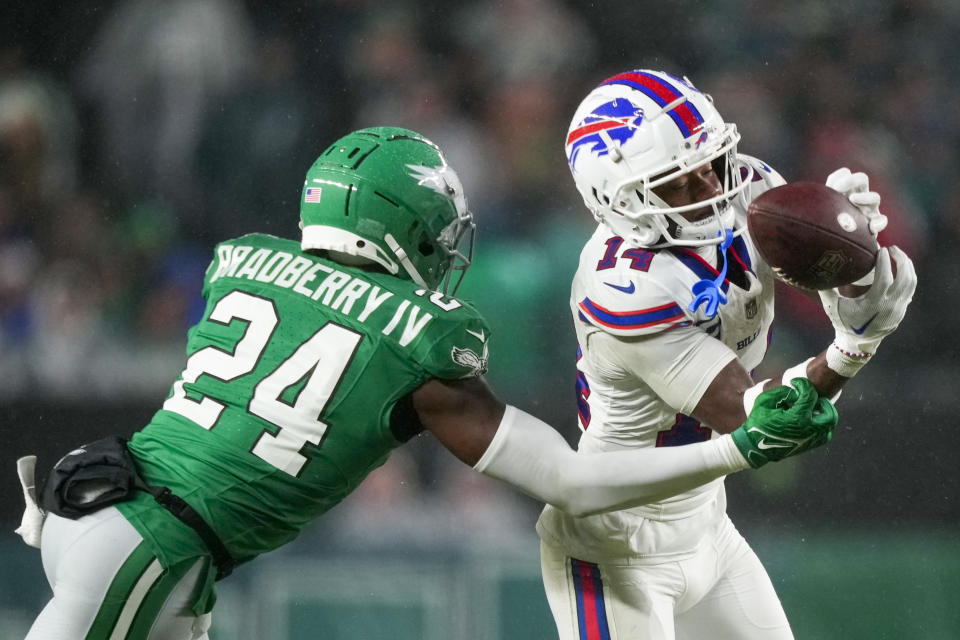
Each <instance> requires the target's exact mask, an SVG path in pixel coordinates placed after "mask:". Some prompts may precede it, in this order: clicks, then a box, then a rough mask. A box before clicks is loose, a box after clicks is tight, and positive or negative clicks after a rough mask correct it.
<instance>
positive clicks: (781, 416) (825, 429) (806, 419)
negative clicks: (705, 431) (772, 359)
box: [730, 378, 839, 469]
mask: <svg viewBox="0 0 960 640" xmlns="http://www.w3.org/2000/svg"><path fill="white" fill-rule="evenodd" d="M790 384H791V385H793V387H792V388H791V387H787V386H781V387H776V388H774V389H770V390H768V391H764V392H763V393H761V394H760V395H759V396H757V401H756V402H755V403H754V405H753V411H751V412H750V415H749V416H748V417H747V421H746V422H744V423H743V424H742V425H741V426H740V427H739V428H737V430H736V431H734V432H733V433H732V434H730V435H732V436H733V441H734V443H735V444H736V445H737V448H738V449H740V453H742V454H743V457H744V458H746V459H747V462H748V463H750V466H751V467H753V468H754V469H756V468H758V467H762V466H763V465H765V464H766V463H768V462H771V461H773V462H775V461H778V460H783V459H784V458H789V457H790V456H795V455H797V454H798V453H803V452H804V451H807V450H808V449H813V448H815V447H819V446H820V445H822V444H825V443H827V442H828V441H829V440H830V438H831V437H832V436H833V428H834V427H836V426H837V420H838V418H839V416H838V415H837V410H836V408H835V407H834V406H833V403H831V402H830V400H828V399H827V398H825V397H822V396H821V395H820V394H819V393H817V390H816V389H815V388H814V387H813V384H811V382H810V381H809V380H807V379H806V378H794V379H793V380H792V381H791V382H790Z"/></svg>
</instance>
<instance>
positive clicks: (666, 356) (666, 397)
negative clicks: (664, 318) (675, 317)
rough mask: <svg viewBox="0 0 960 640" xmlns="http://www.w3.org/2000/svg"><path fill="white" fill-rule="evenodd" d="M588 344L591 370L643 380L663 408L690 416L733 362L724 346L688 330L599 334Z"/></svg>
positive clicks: (590, 339) (702, 334) (694, 330)
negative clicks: (638, 334)
mask: <svg viewBox="0 0 960 640" xmlns="http://www.w3.org/2000/svg"><path fill="white" fill-rule="evenodd" d="M587 339H588V341H589V342H588V348H589V350H590V352H591V353H592V354H593V355H594V363H595V365H594V366H595V368H596V367H617V368H619V369H621V370H622V371H623V372H624V373H626V374H628V375H632V376H635V377H636V378H637V379H640V380H643V382H645V383H646V385H647V386H648V387H649V388H650V390H651V391H653V393H654V394H655V395H656V396H657V397H658V398H659V399H660V400H662V401H663V402H664V403H666V405H668V406H670V407H673V408H674V409H676V410H677V411H679V412H680V413H685V414H688V415H690V414H692V413H693V410H694V408H695V407H696V406H697V404H698V403H699V402H700V399H701V398H702V397H703V394H704V393H706V391H707V387H709V386H710V383H711V382H713V379H714V378H715V377H716V376H717V374H718V373H720V370H721V369H723V368H724V367H725V366H727V364H728V363H730V361H732V360H734V359H735V358H736V357H737V356H736V354H735V353H734V352H733V351H732V350H731V349H730V348H729V347H728V346H726V345H725V344H723V343H722V342H720V341H719V340H717V339H715V338H712V337H710V336H709V335H707V334H706V333H704V332H703V331H701V330H700V329H697V328H695V327H691V326H685V327H678V328H676V329H673V330H671V331H666V332H661V333H657V334H653V335H649V336H643V337H641V338H633V339H630V338H627V339H624V338H620V339H618V338H616V337H614V336H612V335H610V334H608V333H605V332H600V331H598V332H594V333H591V334H590V336H589V337H588V338H587ZM604 373H605V374H607V375H609V374H610V373H612V372H610V371H606V372H604Z"/></svg>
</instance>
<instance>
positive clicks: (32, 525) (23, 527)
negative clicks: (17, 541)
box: [14, 456, 46, 549]
mask: <svg viewBox="0 0 960 640" xmlns="http://www.w3.org/2000/svg"><path fill="white" fill-rule="evenodd" d="M36 466H37V456H24V457H22V458H20V459H18V460H17V476H18V477H19V478H20V487H21V488H22V489H23V501H24V503H25V505H26V508H25V509H24V510H23V519H22V520H21V521H20V526H19V527H18V528H17V530H16V531H15V532H14V533H17V534H19V535H20V537H21V538H23V541H24V542H26V543H27V544H28V545H30V546H31V547H36V548H37V549H39V548H40V532H41V530H42V529H43V520H44V518H45V517H46V514H44V512H43V511H42V510H41V509H40V507H38V506H37V491H36V487H35V486H34V481H33V474H34V469H35V468H36Z"/></svg>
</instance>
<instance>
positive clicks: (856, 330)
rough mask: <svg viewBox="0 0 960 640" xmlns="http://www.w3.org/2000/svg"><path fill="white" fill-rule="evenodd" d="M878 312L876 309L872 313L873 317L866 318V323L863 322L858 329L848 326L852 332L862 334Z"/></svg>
mask: <svg viewBox="0 0 960 640" xmlns="http://www.w3.org/2000/svg"><path fill="white" fill-rule="evenodd" d="M878 313H880V312H879V311H878V312H877V313H875V314H873V318H870V319H869V320H867V322H866V324H864V325H863V326H862V327H860V328H859V329H857V328H856V327H850V328H851V329H853V332H854V333H855V334H857V335H858V336H862V335H863V332H864V331H866V330H867V327H869V326H870V323H871V322H873V320H874V318H876V317H877V314H878Z"/></svg>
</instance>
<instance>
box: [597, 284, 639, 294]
mask: <svg viewBox="0 0 960 640" xmlns="http://www.w3.org/2000/svg"><path fill="white" fill-rule="evenodd" d="M603 284H605V285H607V286H608V287H613V288H614V289H616V290H617V291H623V292H624V293H633V292H634V291H636V289H637V287H636V285H634V283H633V282H631V283H630V285H629V286H626V287H625V286H623V285H619V284H611V283H609V282H604V283H603Z"/></svg>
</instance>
